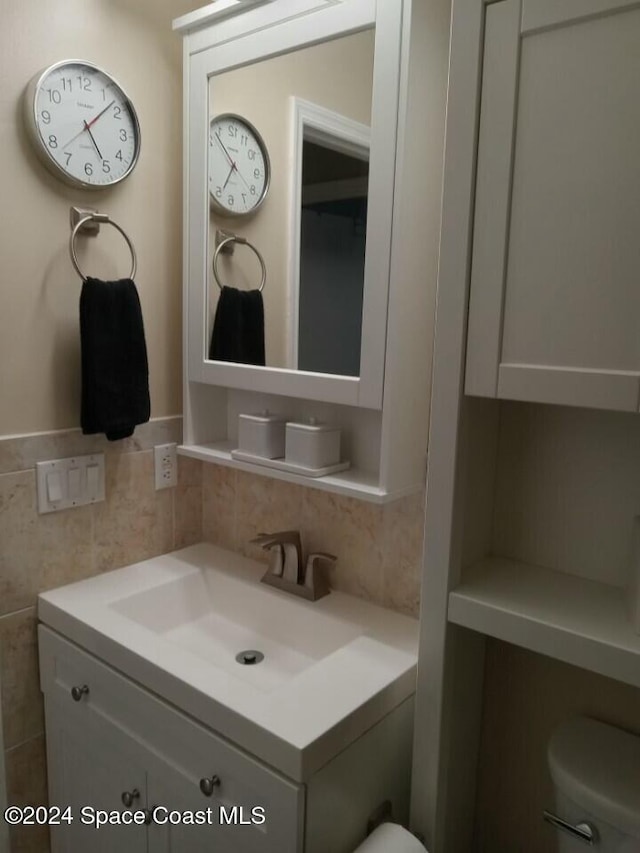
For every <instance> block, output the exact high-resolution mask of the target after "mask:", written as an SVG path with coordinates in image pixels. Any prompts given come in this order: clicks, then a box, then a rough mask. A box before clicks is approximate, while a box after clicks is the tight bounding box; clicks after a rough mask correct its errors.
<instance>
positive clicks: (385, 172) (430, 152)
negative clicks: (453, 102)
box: [174, 0, 446, 502]
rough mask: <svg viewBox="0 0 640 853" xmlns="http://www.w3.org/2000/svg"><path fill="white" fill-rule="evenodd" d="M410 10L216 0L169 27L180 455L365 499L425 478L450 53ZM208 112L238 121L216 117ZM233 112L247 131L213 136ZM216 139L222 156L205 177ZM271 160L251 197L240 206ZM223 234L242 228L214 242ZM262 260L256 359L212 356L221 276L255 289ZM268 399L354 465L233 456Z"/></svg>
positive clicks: (414, 8) (366, 3)
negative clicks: (178, 61)
mask: <svg viewBox="0 0 640 853" xmlns="http://www.w3.org/2000/svg"><path fill="white" fill-rule="evenodd" d="M420 5H421V4H418V3H415V2H414V0H342V2H340V3H335V2H329V0H279V2H277V3H269V2H254V3H250V4H247V3H239V2H235V0H221V2H218V3H216V4H215V5H212V4H209V5H208V6H205V7H204V8H203V9H201V10H199V11H196V12H193V13H190V14H189V15H186V16H184V17H183V18H180V19H178V20H176V21H175V22H174V29H175V30H177V31H178V32H180V33H181V34H182V36H183V38H184V121H185V170H184V342H185V343H184V361H185V383H184V396H185V399H184V444H183V446H182V447H181V448H180V452H182V453H185V454H187V455H191V456H193V457H196V458H199V459H203V460H205V461H212V462H216V463H218V464H222V465H229V466H232V467H237V468H240V469H243V470H251V471H254V472H256V473H261V474H264V475H265V476H271V477H278V478H281V479H287V480H291V481H293V482H299V483H304V484H307V485H311V486H315V487H317V488H320V489H326V490H329V491H336V492H340V493H343V494H348V495H352V496H356V497H361V498H363V499H365V500H372V501H376V502H384V501H387V500H390V499H393V498H397V497H401V496H402V495H405V494H409V493H411V492H412V491H415V490H417V489H419V488H420V487H421V486H422V483H423V481H424V473H425V466H426V441H427V422H428V401H429V392H430V374H431V326H432V316H433V305H434V294H435V278H436V267H437V235H438V229H439V196H440V185H441V179H442V172H441V168H442V165H441V164H442V151H443V134H444V98H445V85H446V82H445V81H446V57H445V56H444V55H443V53H442V52H441V51H439V52H435V51H429V47H428V45H429V41H430V40H431V39H434V40H435V32H436V29H437V31H441V30H443V29H444V27H445V26H446V24H445V23H444V16H442V14H441V12H440V10H437V9H436V7H434V8H433V9H429V10H425V9H422V8H420ZM431 18H435V19H437V20H435V23H434V21H433V20H431ZM221 116H222V117H224V116H235V117H236V118H234V119H233V121H229V127H227V126H226V125H225V124H224V123H223V124H222V125H221V124H220V117H221ZM238 117H239V118H240V119H241V120H243V121H244V122H246V123H247V126H248V127H250V128H251V129H252V130H251V133H250V134H247V140H244V142H243V140H242V138H240V139H239V141H236V139H235V138H232V137H231V136H229V139H230V140H231V142H229V139H226V138H225V140H223V139H222V138H221V137H220V127H222V133H223V134H224V132H225V130H226V131H227V132H228V134H234V133H237V118H238ZM212 122H213V124H212ZM232 124H233V126H231V125H232ZM212 127H213V128H214V130H213V131H211V128H212ZM256 140H258V141H256ZM243 144H245V145H248V146H249V147H250V148H251V150H250V151H248V152H247V165H246V166H242V168H241V166H240V163H241V160H240V154H241V153H242V152H240V149H239V148H237V147H235V148H234V146H238V145H239V146H242V145H243ZM229 145H231V148H229ZM212 146H213V148H214V150H216V152H217V153H218V154H219V159H220V158H222V162H224V163H225V164H226V165H228V174H226V175H222V177H221V178H220V179H218V178H217V176H216V180H215V181H213V182H212V181H211V180H210V179H211V175H212V170H213V167H210V158H209V152H210V148H211V147H212ZM218 148H220V151H217V149H218ZM225 149H226V150H225ZM225 158H226V160H225ZM234 158H235V159H234ZM236 160H237V162H236ZM242 162H243V163H244V160H243V161H242ZM246 168H250V169H253V170H254V171H253V172H252V171H250V172H247V175H246V176H245V175H244V174H243V171H246ZM267 168H269V169H270V175H269V177H268V180H267V181H266V183H267V184H268V189H267V190H266V195H264V199H263V200H262V201H261V202H260V204H259V205H257V206H256V207H255V210H253V209H251V210H250V211H249V213H246V212H244V210H243V211H242V212H241V215H238V212H237V210H236V208H237V207H238V206H241V207H243V208H244V207H250V206H251V204H252V196H251V192H252V188H253V190H254V192H255V193H258V192H259V191H260V192H262V190H261V189H260V188H261V187H263V186H264V184H265V176H264V174H263V172H264V171H265V170H266V169H267ZM253 174H255V175H256V178H255V184H253V183H252V182H253ZM211 192H214V193H215V194H216V201H217V203H214V204H212V203H211V199H210V193H211ZM221 201H223V202H224V203H225V205H226V206H227V208H231V210H228V211H225V210H224V209H223V207H224V206H223V205H221V204H220V202H221ZM229 234H233V235H236V236H237V237H239V238H240V241H239V242H237V243H236V244H235V245H234V251H233V254H232V255H228V254H224V255H223V254H221V252H218V251H217V248H218V246H219V244H220V241H221V240H224V239H225V237H226V236H228V235H229ZM245 240H246V241H248V244H249V245H246V244H245V243H244V242H242V241H245ZM223 248H225V247H223ZM251 248H253V249H254V251H253V252H252V251H250V249H251ZM256 250H257V251H256ZM260 259H262V261H263V262H264V269H265V272H266V280H265V282H264V287H263V288H262V292H261V296H262V306H263V307H262V310H263V314H264V352H265V355H264V360H263V361H264V363H262V362H261V361H260V359H259V357H258V358H256V357H255V355H254V354H252V355H251V356H250V357H248V358H247V359H246V360H245V359H244V357H242V358H238V360H237V361H232V360H227V359H226V357H224V354H223V355H220V353H221V349H220V347H219V346H217V345H216V347H215V348H213V347H211V346H210V343H211V340H212V329H213V328H214V326H215V323H214V316H215V315H216V311H217V309H218V300H219V298H221V297H220V292H221V287H220V283H221V282H222V285H223V286H226V287H229V288H234V289H237V290H256V289H257V287H258V284H259V283H261V277H262V270H261V263H260ZM214 265H215V272H216V275H217V279H218V280H216V275H214ZM210 352H215V353H216V355H217V360H213V359H212V358H210ZM234 358H237V356H235V355H234ZM264 410H268V411H269V412H272V413H274V414H280V415H283V416H285V417H288V418H296V419H307V418H311V417H313V418H316V419H319V420H321V421H324V422H327V423H330V424H331V425H333V426H337V427H339V428H340V429H341V430H342V447H343V454H342V455H343V458H344V459H346V460H348V461H350V463H351V467H350V468H349V470H347V471H344V472H341V473H340V474H335V475H332V476H327V477H321V478H316V479H311V478H307V477H304V476H302V475H300V474H297V473H294V474H292V473H289V472H285V471H280V470H273V469H270V468H265V467H261V466H258V465H253V464H252V463H250V462H246V461H240V460H238V459H234V458H233V457H232V456H231V450H233V449H234V448H236V447H237V423H238V415H239V414H241V413H257V412H261V411H264Z"/></svg>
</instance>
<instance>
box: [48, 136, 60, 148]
mask: <svg viewBox="0 0 640 853" xmlns="http://www.w3.org/2000/svg"><path fill="white" fill-rule="evenodd" d="M57 147H58V140H57V139H56V137H55V136H54V135H53V134H51V136H50V137H49V148H57Z"/></svg>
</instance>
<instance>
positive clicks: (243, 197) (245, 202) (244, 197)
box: [242, 193, 247, 207]
mask: <svg viewBox="0 0 640 853" xmlns="http://www.w3.org/2000/svg"><path fill="white" fill-rule="evenodd" d="M242 202H243V204H244V206H245V207H246V206H247V197H246V195H245V194H244V193H242Z"/></svg>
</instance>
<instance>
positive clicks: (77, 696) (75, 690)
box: [71, 684, 89, 702]
mask: <svg viewBox="0 0 640 853" xmlns="http://www.w3.org/2000/svg"><path fill="white" fill-rule="evenodd" d="M88 695H89V688H88V687H87V685H86V684H83V685H82V687H72V688H71V696H72V698H73V701H74V702H80V701H81V699H82V697H83V696H88Z"/></svg>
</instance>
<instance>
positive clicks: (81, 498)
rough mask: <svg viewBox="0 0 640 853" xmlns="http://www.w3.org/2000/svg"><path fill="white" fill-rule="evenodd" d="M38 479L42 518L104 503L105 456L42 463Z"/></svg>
mask: <svg viewBox="0 0 640 853" xmlns="http://www.w3.org/2000/svg"><path fill="white" fill-rule="evenodd" d="M36 478H37V483H38V512H39V513H41V514H42V513H47V512H58V511H59V510H61V509H70V508H71V507H76V506H85V505H86V504H93V503H97V502H98V501H103V500H104V496H105V490H104V453H91V454H90V455H88V456H70V457H68V458H67V459H51V460H49V461H48V462H38V463H37V464H36ZM52 498H56V499H55V500H53V499H52Z"/></svg>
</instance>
